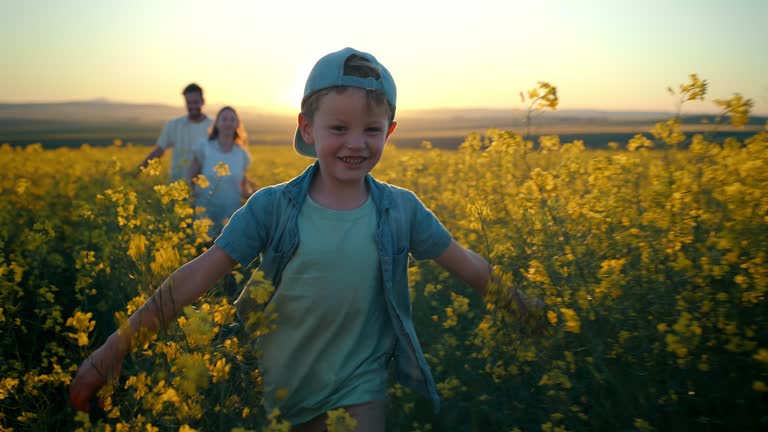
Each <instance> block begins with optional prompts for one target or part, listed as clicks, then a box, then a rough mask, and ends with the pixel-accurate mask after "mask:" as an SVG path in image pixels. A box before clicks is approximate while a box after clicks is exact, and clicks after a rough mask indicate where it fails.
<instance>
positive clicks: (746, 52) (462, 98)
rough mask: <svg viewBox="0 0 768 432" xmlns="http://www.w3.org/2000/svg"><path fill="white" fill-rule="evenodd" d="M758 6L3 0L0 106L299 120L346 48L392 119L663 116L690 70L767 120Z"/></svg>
mask: <svg viewBox="0 0 768 432" xmlns="http://www.w3.org/2000/svg"><path fill="white" fill-rule="evenodd" d="M766 22H768V1H766V0H731V1H725V0H719V1H712V0H646V1H636V0H632V1H625V0H613V1H609V0H605V1H598V0H591V1H579V0H536V1H534V0H528V1H515V0H500V1H491V0H470V1H467V0H460V1H456V2H447V1H444V0H443V1H425V0H389V1H385V2H372V1H371V2H360V1H359V0H358V1H354V0H353V1H343V0H323V1H313V2H306V1H284V0H279V1H272V0H259V1H257V0H243V1H226V0H217V1H213V0H207V1H196V0H185V1H176V0H164V1H156V0H120V1H103V0H47V1H44V0H0V40H2V41H3V42H2V44H0V61H1V62H2V67H0V103H11V102H58V101H73V100H91V99H102V98H103V99H108V100H112V101H118V102H132V103H162V104H169V105H181V104H182V103H183V99H182V97H181V95H180V92H181V90H182V88H183V87H184V86H185V85H186V84H188V83H189V82H197V83H199V84H200V85H201V86H202V87H203V88H204V89H205V96H206V100H207V102H208V103H209V104H211V103H212V104H217V105H221V104H228V105H234V106H236V107H252V108H256V109H260V110H264V111H273V112H280V113H295V112H297V111H298V109H299V104H300V101H301V97H302V91H303V87H304V80H305V79H306V76H307V74H308V73H309V71H310V69H311V68H312V65H313V64H314V62H315V61H316V60H317V59H318V58H320V57H321V56H322V55H324V54H326V53H329V52H332V51H336V50H338V49H341V48H343V47H345V46H351V47H353V48H356V49H359V50H362V51H367V52H370V53H371V54H373V55H374V56H376V58H377V59H378V60H379V61H380V62H381V63H383V64H384V65H385V66H386V67H387V68H388V69H389V71H390V72H391V73H392V75H393V76H394V78H395V82H396V84H397V88H398V104H397V105H398V109H399V110H417V109H430V108H504V109H515V108H522V107H523V104H522V102H521V100H520V96H519V94H520V91H525V90H528V89H531V88H533V87H536V85H537V83H538V82H539V81H546V82H549V83H551V84H552V85H554V86H556V87H557V89H558V95H559V98H560V106H559V108H561V109H567V108H586V109H596V110H633V111H634V110H639V111H648V110H651V111H674V110H675V109H676V107H677V104H676V98H675V97H674V96H672V95H670V94H669V93H668V92H667V88H668V87H672V88H675V89H676V88H678V86H679V85H680V84H683V83H687V82H689V74H691V73H696V74H698V76H699V77H700V78H701V79H704V80H707V82H708V83H709V92H708V96H707V100H706V101H704V102H701V103H699V102H697V103H690V104H687V105H685V106H684V107H683V110H684V111H687V112H714V111H715V110H716V107H715V105H714V104H713V102H712V101H713V100H714V99H728V98H730V97H731V96H733V94H734V93H740V94H742V95H744V96H745V97H748V98H750V99H752V100H753V102H754V108H753V113H754V114H763V115H766V114H768V54H766V52H768V51H766V46H767V45H768V25H766Z"/></svg>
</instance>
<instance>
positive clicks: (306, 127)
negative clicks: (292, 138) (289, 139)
mask: <svg viewBox="0 0 768 432" xmlns="http://www.w3.org/2000/svg"><path fill="white" fill-rule="evenodd" d="M298 121H299V133H301V137H302V138H303V139H304V142H305V143H307V144H310V145H314V144H315V140H314V138H313V137H312V127H311V126H312V125H311V124H310V123H309V120H307V118H306V117H304V115H303V114H301V113H299V118H298Z"/></svg>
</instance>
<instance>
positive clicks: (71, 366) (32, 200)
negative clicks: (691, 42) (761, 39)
mask: <svg viewBox="0 0 768 432" xmlns="http://www.w3.org/2000/svg"><path fill="white" fill-rule="evenodd" d="M681 90H683V89H682V87H681ZM689 90H690V89H689ZM532 96H534V97H535V96H536V95H532ZM732 114H733V112H732ZM677 126H678V123H676V120H675V119H673V120H671V121H670V122H667V123H662V124H660V125H658V126H657V128H656V129H655V130H654V131H653V135H652V136H653V137H654V139H649V138H644V137H643V136H641V135H638V136H637V137H635V138H634V139H633V140H631V141H630V142H628V143H616V145H615V146H614V147H615V148H614V149H612V150H602V151H594V150H586V149H585V148H584V146H583V144H582V143H580V142H579V141H575V142H569V143H562V142H560V140H559V139H558V138H557V137H556V136H550V137H542V138H541V139H540V140H539V142H536V143H531V142H529V141H527V140H525V139H524V137H523V136H521V135H519V134H516V133H512V132H510V131H502V130H490V131H488V132H487V133H486V134H483V135H480V134H477V135H470V136H468V137H467V138H466V140H465V142H464V144H462V146H461V148H460V149H459V150H457V151H446V150H437V149H431V148H430V146H429V143H424V145H423V148H422V149H418V150H415V149H413V150H404V149H398V148H395V147H393V146H390V147H388V148H387V150H386V151H385V154H384V157H383V158H382V162H381V163H380V164H379V166H378V167H377V168H376V169H375V171H374V175H375V176H376V177H377V178H378V179H380V180H383V181H387V182H390V183H394V184H396V185H399V186H402V187H406V188H409V189H411V190H413V191H415V192H416V194H417V195H418V196H419V197H420V198H421V199H422V200H423V201H424V202H425V204H426V205H427V206H428V207H430V208H431V209H432V210H433V211H434V212H435V213H436V214H437V215H438V217H439V218H440V219H441V220H442V221H443V223H444V224H445V225H446V226H447V227H448V229H449V230H450V231H451V232H452V234H453V235H454V237H455V238H456V239H457V240H459V241H460V242H461V243H462V244H464V245H466V246H468V247H470V248H472V249H474V250H476V251H478V252H479V253H481V254H483V255H484V256H486V257H487V258H489V259H490V260H491V262H492V263H493V265H494V267H495V269H496V270H497V272H498V273H499V274H500V275H501V276H502V278H503V279H504V281H505V282H507V283H508V284H511V285H514V286H516V287H519V288H520V289H521V290H522V291H524V292H525V293H527V294H528V295H530V296H534V297H538V298H540V299H542V300H544V301H545V302H546V304H547V305H548V312H547V316H546V318H547V324H546V328H545V329H544V330H543V331H532V330H531V329H530V328H529V327H528V325H527V324H526V323H521V322H519V321H518V320H516V319H515V316H514V315H513V314H512V313H511V312H510V311H507V310H504V309H503V308H498V307H496V306H495V305H494V302H493V299H492V298H489V299H481V298H479V297H478V296H477V295H475V294H473V293H472V292H471V290H470V289H468V288H467V287H465V286H463V285H462V284H461V283H460V282H458V281H457V280H455V279H454V278H452V277H451V276H450V275H448V274H447V273H445V272H444V271H442V270H441V269H440V268H439V267H438V266H436V265H434V264H432V263H431V262H419V263H416V262H414V263H412V267H411V271H410V278H411V283H412V287H413V290H412V299H413V313H414V317H415V320H416V327H417V330H418V331H419V335H420V339H421V341H422V344H423V345H424V350H425V352H426V353H428V356H427V359H428V361H429V363H430V365H431V367H432V368H433V372H434V375H435V379H436V381H437V382H438V389H439V392H440V394H441V396H442V398H443V406H442V410H441V412H440V413H439V414H437V415H436V414H434V413H433V412H432V411H431V406H430V405H429V403H428V402H427V401H426V400H424V399H421V398H420V397H418V396H416V395H414V394H412V393H411V392H410V391H408V390H407V389H405V388H403V387H400V386H399V385H393V386H392V387H391V389H390V396H391V400H390V404H389V413H388V422H389V424H388V429H389V430H397V431H454V430H455V431H544V432H550V431H618V430H621V431H632V430H635V431H652V430H703V431H710V430H712V431H715V430H738V431H748V430H760V429H763V430H765V429H766V428H768V331H767V330H766V329H767V328H768V302H767V300H766V296H767V294H768V256H766V255H768V125H766V130H763V131H761V132H759V133H757V134H755V136H753V137H752V138H750V139H747V140H745V141H744V142H740V141H737V140H734V139H727V140H726V141H725V142H711V141H710V140H708V138H707V137H706V136H703V135H696V136H683V135H682V134H680V133H679V131H678V129H677ZM682 144H685V145H682ZM251 152H252V155H253V160H254V163H253V164H252V166H251V168H250V172H249V176H250V177H251V178H252V179H253V180H254V181H255V183H256V184H257V185H260V186H263V185H268V184H274V183H277V182H282V181H285V180H288V179H290V178H292V177H293V176H295V175H297V174H298V173H299V172H300V171H301V170H302V169H303V168H304V167H305V166H306V165H307V164H308V163H309V161H308V160H307V159H304V158H301V157H299V156H297V155H295V154H294V153H293V150H292V149H290V148H289V147H252V148H251ZM145 153H146V149H145V148H138V147H132V146H130V145H128V146H125V145H121V143H119V142H116V145H115V146H113V147H110V148H91V147H89V146H87V145H84V146H83V147H81V148H80V149H74V150H73V149H57V150H50V151H48V150H43V149H42V148H40V146H35V145H31V146H28V147H26V148H11V147H10V146H8V145H5V146H2V147H0V197H2V199H0V431H11V430H13V431H41V430H82V431H89V430H98V431H134V430H135V431H139V430H141V431H212V430H215V431H230V430H236V431H251V430H253V431H260V430H274V431H277V430H288V429H287V427H288V425H286V424H285V423H283V422H282V421H281V420H280V418H279V416H277V415H276V414H275V413H265V412H263V410H262V409H261V407H260V389H259V388H260V382H261V377H260V374H259V370H258V367H257V363H256V359H255V355H254V354H253V352H252V350H251V347H252V345H251V343H252V340H253V336H254V334H258V332H261V331H268V330H269V317H268V316H267V315H264V314H262V313H254V314H252V315H251V317H249V319H248V320H247V322H241V321H240V320H239V318H238V317H237V316H236V314H235V312H234V309H233V306H232V301H233V300H234V298H235V296H236V295H237V294H238V293H239V292H240V291H241V290H242V289H244V287H245V289H249V290H252V291H251V292H252V294H253V297H254V298H255V299H256V300H257V301H258V300H260V299H261V300H263V298H264V297H265V296H264V292H265V290H268V289H269V287H268V286H267V284H266V283H265V282H264V281H263V280H261V279H260V275H259V274H258V273H255V268H237V269H236V270H235V271H234V272H233V274H232V276H231V277H228V278H226V280H224V281H222V282H220V283H219V284H218V285H217V286H216V287H215V288H214V289H213V290H212V291H211V292H210V293H209V294H208V295H206V297H205V298H204V299H202V300H200V301H198V302H197V303H195V305H194V307H188V308H187V309H186V310H185V312H184V314H183V316H181V317H180V318H179V319H178V320H177V321H176V322H175V323H170V324H169V325H167V326H166V327H165V329H164V331H163V332H161V333H160V334H158V335H147V336H145V337H144V338H142V340H141V341H140V343H139V344H138V346H137V347H136V348H135V349H134V352H133V353H132V354H131V355H130V357H129V358H128V360H127V361H126V364H125V366H124V369H123V372H122V376H121V378H120V380H119V382H117V383H115V385H114V386H110V387H107V388H105V389H104V390H103V391H102V392H101V393H100V396H101V398H102V404H103V407H102V408H101V409H95V410H93V412H92V413H91V414H90V416H89V415H87V414H83V413H76V412H75V411H74V410H73V409H72V408H71V407H70V406H69V405H68V399H67V398H68V385H69V382H70V380H71V379H72V377H73V376H74V373H75V371H76V368H77V366H78V365H79V364H80V362H81V361H82V360H83V359H84V358H85V357H86V356H87V355H88V353H89V352H90V351H91V350H93V349H94V348H95V347H97V346H98V345H99V344H100V343H101V342H103V341H104V339H105V338H106V337H107V336H108V335H109V334H110V333H111V332H112V331H114V330H115V329H116V328H117V327H118V326H120V324H121V323H122V322H124V320H125V318H126V316H127V315H128V314H130V313H131V312H133V311H134V310H135V309H136V308H137V307H138V306H139V305H141V303H143V301H144V300H145V299H146V298H147V296H148V295H149V294H150V293H151V292H152V291H153V290H154V289H155V288H157V287H158V286H159V285H160V283H161V282H162V281H163V280H164V279H165V278H166V277H167V276H168V275H169V274H170V273H171V272H172V271H173V270H174V269H175V268H177V267H178V266H179V265H181V264H183V263H184V262H185V261H186V260H189V259H191V258H193V257H194V256H196V255H197V254H199V253H200V252H202V251H203V250H204V249H205V247H207V245H208V244H209V241H210V239H209V238H207V237H206V234H205V233H206V230H207V227H206V226H205V224H204V223H201V222H200V221H195V219H194V218H193V210H192V209H191V208H190V205H189V204H188V201H187V197H188V189H187V186H186V185H185V184H183V183H174V184H167V183H166V182H165V179H166V168H165V166H164V165H163V163H153V164H151V165H150V166H149V169H148V170H146V171H145V172H143V173H142V174H140V175H134V173H133V171H134V167H135V166H136V165H137V164H138V162H139V161H140V160H141V158H142V156H143V155H144V154H145ZM209 181H210V182H214V181H215V179H209ZM254 267H255V266H254ZM332 419H333V421H335V422H337V423H338V424H337V425H336V426H334V427H332V428H331V430H343V428H344V426H343V424H344V423H345V421H346V420H347V419H345V418H344V415H343V414H340V413H335V415H334V416H332Z"/></svg>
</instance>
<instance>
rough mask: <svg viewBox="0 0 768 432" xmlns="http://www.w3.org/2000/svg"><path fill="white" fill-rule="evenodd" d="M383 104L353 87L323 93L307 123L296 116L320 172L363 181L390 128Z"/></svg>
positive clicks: (337, 179) (339, 180)
mask: <svg viewBox="0 0 768 432" xmlns="http://www.w3.org/2000/svg"><path fill="white" fill-rule="evenodd" d="M396 126H397V124H396V123H395V122H393V123H392V125H391V126H390V124H389V117H388V113H387V109H386V106H374V105H370V104H369V102H368V96H367V94H366V91H365V90H363V89H359V88H356V87H351V88H347V89H346V90H344V91H343V92H341V93H340V92H337V91H331V92H330V93H328V94H327V95H325V96H323V98H322V99H321V100H320V103H319V105H318V108H317V112H315V115H314V118H313V120H312V122H311V124H310V122H308V121H307V120H306V118H304V117H303V116H301V115H300V116H299V130H300V131H301V135H302V137H303V138H304V141H306V143H307V144H310V145H314V146H315V151H316V152H317V159H318V161H319V162H320V175H321V176H323V177H324V180H326V181H329V182H330V183H332V184H338V185H349V184H350V183H360V184H362V183H363V181H364V179H365V176H366V174H368V172H370V171H371V170H372V169H373V167H375V166H376V164H377V163H378V162H379V159H380V158H381V154H382V152H383V151H384V145H385V144H386V142H387V139H389V137H390V135H392V132H394V131H395V127H396Z"/></svg>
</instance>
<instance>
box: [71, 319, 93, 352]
mask: <svg viewBox="0 0 768 432" xmlns="http://www.w3.org/2000/svg"><path fill="white" fill-rule="evenodd" d="M92 317H93V313H91V312H88V313H82V312H75V315H74V316H72V317H70V318H68V319H67V326H68V327H73V328H74V329H75V330H77V332H76V333H71V332H68V333H66V335H67V336H69V337H71V338H72V339H75V340H77V346H88V333H90V332H91V331H92V330H93V328H94V327H96V321H92V320H91V318H92Z"/></svg>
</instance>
